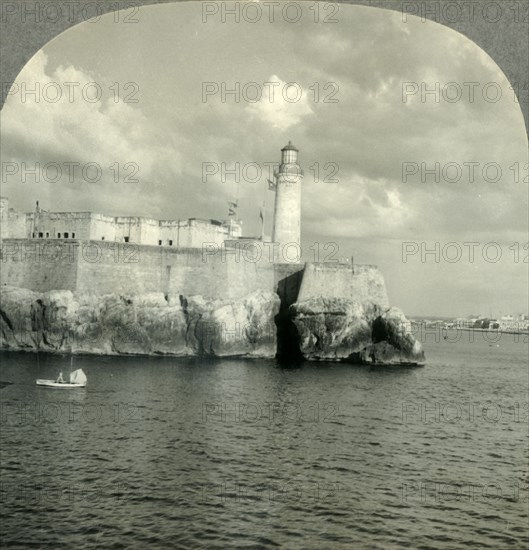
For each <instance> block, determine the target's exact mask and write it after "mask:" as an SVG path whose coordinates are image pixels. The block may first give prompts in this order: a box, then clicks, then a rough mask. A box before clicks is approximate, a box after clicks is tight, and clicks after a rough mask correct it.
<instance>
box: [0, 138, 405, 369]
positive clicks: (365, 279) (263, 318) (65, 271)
mask: <svg viewBox="0 0 529 550" xmlns="http://www.w3.org/2000/svg"><path fill="white" fill-rule="evenodd" d="M302 178H303V172H302V170H301V167H300V166H299V163H298V150H297V149H296V148H295V147H294V146H293V145H292V144H291V143H289V144H288V145H286V146H285V147H283V149H282V150H281V163H280V165H279V168H278V170H277V171H276V173H275V177H274V181H273V182H270V184H271V187H273V188H274V189H275V192H276V194H275V204H274V221H273V233H272V241H267V240H266V239H265V238H264V236H263V235H264V232H263V233H262V236H261V237H260V238H249V237H243V236H242V234H241V233H242V231H241V222H240V221H239V220H238V219H236V218H234V217H233V216H230V219H228V220H226V221H216V220H199V219H196V218H191V219H188V220H176V221H174V220H153V219H149V218H141V217H110V216H104V215H101V214H94V213H91V212H45V211H43V210H41V209H40V207H39V206H38V205H37V208H36V210H35V212H32V213H28V214H21V213H17V212H16V211H14V210H12V209H9V208H8V202H7V199H2V211H1V224H2V274H1V282H2V290H3V293H2V294H3V295H2V313H3V315H2V318H1V320H0V321H1V323H2V336H3V338H4V340H5V338H6V337H7V339H8V340H9V338H14V339H15V340H17V338H16V332H17V329H16V327H15V325H14V322H7V320H6V319H9V318H10V313H9V311H8V310H9V309H10V308H13V311H15V312H16V313H15V314H14V315H15V317H20V315H22V318H21V319H19V321H20V323H22V324H23V325H24V326H25V327H26V328H25V330H29V332H30V333H33V332H35V331H37V332H39V331H46V330H51V329H49V327H47V325H49V324H50V323H51V324H52V325H53V327H54V328H53V330H56V329H57V327H56V326H55V324H56V323H57V322H58V321H57V319H59V321H60V323H59V326H60V329H58V330H59V332H60V331H67V332H68V334H69V335H68V337H62V340H61V342H63V343H61V344H60V347H61V348H63V347H64V345H65V344H64V341H70V340H71V338H73V340H74V341H75V342H76V344H75V345H76V346H77V348H76V349H79V350H84V351H86V349H85V348H86V347H87V346H88V348H90V346H89V345H88V344H86V343H83V342H84V340H83V338H84V337H83V336H82V335H81V333H82V334H85V333H84V332H83V331H85V332H86V330H88V329H87V327H88V326H89V325H90V326H92V328H93V325H94V323H95V325H96V326H99V327H101V326H105V327H106V326H108V323H110V321H109V319H111V320H112V321H111V324H112V326H114V325H115V324H116V323H118V325H119V324H120V323H121V324H123V323H125V324H127V326H128V327H129V329H130V326H132V325H133V326H135V327H136V329H137V331H139V333H141V334H142V335H143V336H142V340H141V341H142V342H143V343H140V344H138V346H137V347H135V348H133V352H134V353H138V352H146V353H156V352H157V349H158V344H159V346H160V350H158V352H163V353H173V354H177V355H178V354H189V353H191V354H194V353H198V351H197V349H198V350H202V351H203V347H204V343H203V342H202V343H200V345H199V344H196V342H195V344H196V345H195V347H193V345H192V344H190V343H189V341H188V339H189V338H190V327H191V326H193V327H194V328H193V334H194V336H193V338H195V339H196V338H197V336H196V334H197V332H196V323H203V322H204V321H205V319H213V320H212V321H211V322H213V323H217V324H220V325H222V326H224V327H225V328H226V326H227V325H230V323H231V324H234V325H235V324H237V325H239V326H240V325H241V322H244V321H246V322H247V324H248V325H249V326H252V327H253V328H252V330H251V331H250V333H251V334H252V335H253V336H249V334H250V333H247V331H244V334H243V333H241V334H240V335H239V337H237V338H238V339H239V340H240V341H239V344H238V346H239V347H236V349H237V350H239V351H240V350H241V349H242V350H243V351H242V352H240V353H239V352H237V353H235V352H234V349H233V346H231V345H229V346H228V350H227V351H226V353H225V354H230V353H232V352H233V354H235V355H241V354H242V355H255V354H257V355H263V354H264V355H274V354H275V353H276V351H277V350H278V349H281V348H285V347H287V348H290V347H291V346H292V345H294V347H295V348H296V349H297V348H299V349H300V350H301V351H302V352H303V353H304V355H305V356H306V357H312V358H331V359H336V358H347V357H350V356H351V355H352V354H356V353H358V352H359V351H361V350H363V349H364V351H365V349H367V347H369V344H370V343H372V342H371V339H372V336H373V334H372V327H371V325H372V323H373V322H374V320H375V319H376V318H379V317H380V316H381V315H382V314H384V312H387V311H391V310H389V309H388V308H389V302H388V297H387V293H386V288H385V284H384V279H383V277H382V275H381V274H380V272H379V271H378V269H377V267H376V266H372V265H356V264H355V265H352V264H349V263H338V262H329V263H318V262H308V263H301V261H300V259H301V181H302ZM230 214H231V212H230ZM7 285H9V288H11V289H13V288H15V289H25V291H26V292H31V293H33V294H29V295H28V294H27V293H26V294H24V298H23V302H24V306H23V307H22V306H21V304H20V300H22V298H21V295H20V293H18V294H17V292H18V291H14V290H11V291H10V292H8V289H7V290H6V288H5V287H6V286H7ZM61 292H62V294H61ZM65 292H66V294H64V293H65ZM58 293H59V294H58ZM59 296H60V297H61V298H60V299H59V298H58V297H59ZM87 296H88V297H90V298H87ZM108 296H115V297H116V299H117V300H118V303H119V304H121V305H120V308H122V307H123V308H125V309H124V310H123V311H121V309H120V310H119V311H120V312H121V313H120V315H117V314H116V313H115V312H113V313H112V315H110V313H109V311H107V309H108V307H110V306H108V303H107V302H108V300H109V299H110V298H108ZM154 297H156V298H154ZM193 297H199V300H198V302H197V300H196V299H195V300H194V302H193V300H192V298H193ZM120 299H123V300H124V302H123V303H122V302H121V301H119V300H120ZM197 299H198V298H197ZM32 300H33V301H32ZM57 300H58V302H57ZM83 300H84V301H86V300H88V303H89V304H90V308H95V309H91V310H90V311H91V313H90V314H89V315H88V314H87V313H86V312H84V313H83V314H82V315H81V314H75V313H74V312H76V311H78V310H79V308H81V310H82V311H84V309H83V308H84V307H85V306H84V305H83V304H85V302H84V301H83ZM153 300H154V304H155V305H153V307H156V308H159V307H162V309H163V307H165V308H166V309H165V310H163V312H164V313H163V319H162V320H160V319H158V317H157V315H158V313H156V314H154V313H153V315H154V318H152V319H151V318H150V317H149V321H148V323H147V325H148V327H149V328H146V325H145V323H146V322H147V321H146V319H147V318H144V319H143V322H142V321H141V319H142V315H141V314H140V313H139V311H138V310H137V308H138V307H140V305H141V304H143V305H142V306H141V307H143V306H145V307H147V305H146V304H151V302H152V301H153ZM160 300H161V301H160ZM200 300H202V301H200ZM94 301H95V302H98V303H97V304H95V303H94ZM204 301H205V302H204ZM63 302H64V303H63ZM99 302H102V304H103V305H102V304H101V303H99ZM190 303H194V304H195V306H194V307H195V312H197V311H200V313H197V314H196V315H197V316H195V317H193V311H192V308H191V306H190V305H189V304H190ZM35 304H37V305H35ZM60 304H62V305H60ZM65 304H66V305H65ZM105 304H106V305H105ZM123 304H126V306H124V305H123ZM199 304H200V305H199ZM85 305H86V304H85ZM151 305H152V304H151ZM86 307H88V306H87V305H86ZM148 307H151V306H148ZM307 307H308V308H309V310H310V314H309V316H308V317H307V311H308V310H307ZM24 308H26V309H25V313H24ZM54 308H59V309H58V310H57V311H56V313H55V314H53V315H52V312H53V311H54ZM131 308H132V310H131ZM196 308H198V309H196ZM204 308H205V309H204ZM226 308H228V309H226ZM241 308H242V309H241ZM19 310H22V313H21V312H20V311H19ZM59 311H62V313H59ZM131 311H133V313H131ZM236 312H238V313H236ZM11 315H13V314H11ZM50 315H52V318H48V317H49V316H50ZM79 315H80V317H79ZM107 315H110V317H108V318H107V317H106V316H107ZM172 315H174V316H176V317H175V318H173V317H171V316H172ZM315 315H316V316H315ZM392 315H393V316H395V315H394V314H393V313H392ZM399 315H401V314H400V313H399V314H398V315H397V321H395V322H396V323H397V325H399V326H401V324H402V323H403V322H404V321H402V319H401V318H400V317H399ZM167 316H169V317H167ZM226 316H227V317H226ZM234 316H235V317H237V316H239V317H240V318H239V317H237V318H239V320H238V321H236V320H235V318H234ZM241 316H242V317H241ZM329 316H330V317H329ZM336 316H338V317H336ZM147 317H148V316H147ZM402 317H403V316H402ZM302 318H303V319H306V320H311V322H313V321H318V323H317V326H314V327H312V328H310V327H309V328H307V327H308V325H307V323H306V321H303V322H302V321H301V319H302ZM331 318H334V319H335V320H336V319H338V320H339V323H338V325H340V323H341V324H343V323H345V325H344V327H343V330H342V329H340V333H339V334H327V333H328V331H329V330H331V329H332V330H331V332H332V331H334V330H335V328H336V327H335V325H336V323H330V324H329V319H331ZM36 319H40V320H39V321H36ZM65 319H67V320H65ZM230 319H231V320H230ZM240 319H242V321H241V320H240ZM401 321H402V323H401ZM20 323H19V324H20ZM83 323H84V324H83ZM87 323H88V324H87ZM160 323H162V324H161V325H160ZM182 323H183V325H185V330H184V329H183V328H182V331H183V332H182V334H184V336H182V338H183V340H184V344H182V342H180V340H178V339H177V340H178V342H180V343H179V344H167V341H168V340H167V339H169V340H171V339H172V338H174V337H175V336H174V333H173V332H172V329H171V328H170V327H173V326H176V325H178V326H180V325H179V324H182ZM193 323H194V324H193ZM300 323H301V324H300ZM358 323H359V324H358ZM399 323H400V324H399ZM72 324H73V325H74V328H72ZM265 324H266V325H267V326H274V327H276V329H274V331H273V332H274V334H270V330H268V329H267V332H266V336H264V333H263V334H262V338H260V337H259V336H255V335H256V334H258V335H259V334H261V333H262V332H263V331H262V330H261V329H262V328H263V326H264V325H265ZM294 324H295V325H296V326H297V327H298V329H299V330H298V331H297V333H294V332H293V327H294ZM357 324H358V326H357ZM81 325H82V326H81ZM302 326H303V327H304V328H303V330H301V329H300V327H302ZM402 326H404V324H402ZM168 327H169V328H168ZM259 327H260V328H259ZM136 329H135V330H136ZM305 329H306V330H308V332H306V330H305ZM72 330H73V332H74V333H75V336H73V337H72V336H71V334H70V333H71V332H72ZM90 330H91V329H90ZM227 330H228V331H229V330H232V329H229V327H228V329H227ZM357 330H360V333H359V334H357V333H356V331H357ZM399 330H400V329H399ZM322 331H323V333H322V334H320V333H321V332H322ZM305 332H306V333H305ZM405 332H406V331H404V333H405ZM404 333H403V335H404ZM380 334H383V331H382V332H381V333H380ZM380 334H378V336H377V338H380V337H381V336H380ZM162 335H165V336H163V338H162ZM160 338H162V339H163V341H164V342H165V343H163V345H162V344H161V343H159V342H158V340H159V339H160ZM237 338H236V339H237ZM65 339H66V340H65ZM44 340H45V341H49V336H48V337H47V338H44ZM293 340H295V341H296V342H295V343H294V344H293ZM397 340H398V338H397ZM412 340H413V338H412ZM147 341H148V342H150V343H148V344H145V342H147ZM171 341H172V340H171ZM156 342H158V344H156ZM263 342H264V344H263ZM225 343H226V342H224V344H225ZM375 343H376V342H375ZM224 344H223V345H224ZM408 344H410V343H409V342H408ZM17 345H18V344H17ZM25 345H29V346H30V347H31V346H33V344H27V343H26V344H25ZM108 345H109V346H110V348H112V349H114V351H116V349H117V350H118V351H119V349H118V348H119V347H116V345H114V344H112V343H110V344H108ZM219 345H220V344H219ZM263 345H264V348H265V350H266V351H265V352H263V351H262V349H263ZM410 345H411V346H412V347H413V345H414V342H412V343H411V344H410ZM83 346H84V347H83ZM197 346H198V347H197ZM8 347H9V346H8ZM74 347H75V346H74ZM408 347H409V345H408ZM15 348H16V345H15ZM221 348H222V349H224V348H223V347H222V346H221ZM127 349H128V348H127ZM190 349H191V351H190ZM211 349H213V348H211V346H210V350H211ZM396 349H397V350H398V346H397V348H396ZM410 349H411V348H410ZM105 350H106V351H108V349H107V348H105ZM256 350H259V351H256ZM303 350H305V351H303ZM88 351H90V349H89V350H88ZM408 351H409V350H408ZM212 353H213V354H216V352H215V351H213V352H212Z"/></svg>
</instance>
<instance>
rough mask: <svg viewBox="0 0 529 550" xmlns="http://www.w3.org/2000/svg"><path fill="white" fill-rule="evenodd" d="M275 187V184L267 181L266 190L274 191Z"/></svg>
mask: <svg viewBox="0 0 529 550" xmlns="http://www.w3.org/2000/svg"><path fill="white" fill-rule="evenodd" d="M276 187H277V183H276V182H275V181H272V180H268V190H269V191H275V190H276Z"/></svg>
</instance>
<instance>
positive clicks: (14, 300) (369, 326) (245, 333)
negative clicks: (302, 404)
mask: <svg viewBox="0 0 529 550" xmlns="http://www.w3.org/2000/svg"><path fill="white" fill-rule="evenodd" d="M279 309H280V300H279V297H278V295H277V294H276V293H274V292H268V291H256V292H253V293H250V294H248V295H247V296H245V297H243V298H241V299H239V300H222V299H217V300H207V299H205V298H203V297H202V296H190V297H185V296H183V295H179V294H170V295H168V296H164V295H163V294H162V293H147V294H134V295H119V294H105V295H96V294H89V293H81V292H71V291H69V290H54V291H49V292H43V293H40V292H33V291H31V290H27V289H22V288H16V287H10V286H4V287H3V288H2V292H1V299H0V338H1V341H0V347H1V348H2V349H11V350H37V349H39V350H43V351H56V352H67V353H92V354H105V355H118V354H147V355H153V354H166V355H175V356H212V357H228V356H232V357H263V358H264V357H274V356H275V355H276V353H277V349H278V346H277V343H278V338H277V334H278V331H279V332H280V333H281V335H282V337H283V338H284V337H285V335H286V338H288V340H289V342H290V343H291V345H290V346H289V347H288V350H289V352H293V353H294V354H295V353H296V352H299V353H300V354H301V355H302V356H303V357H304V358H305V359H308V360H327V361H328V360H332V361H336V360H344V361H351V362H358V363H386V364H400V363H404V362H413V363H421V362H423V361H424V353H423V351H422V347H421V345H420V343H419V342H418V341H417V340H416V339H415V338H414V337H413V335H412V334H411V332H410V330H409V323H408V321H407V320H406V318H405V317H404V315H403V313H402V312H401V311H400V310H398V309H396V308H389V309H388V307H387V305H386V304H383V305H380V304H378V303H372V302H369V301H364V302H356V301H354V300H351V299H346V298H324V297H316V298H310V299H307V300H303V301H298V302H296V303H294V304H292V305H291V306H290V308H289V309H287V310H286V312H285V313H286V314H285V315H282V316H281V315H278V312H279ZM276 324H278V326H276Z"/></svg>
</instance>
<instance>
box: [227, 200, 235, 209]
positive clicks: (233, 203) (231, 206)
mask: <svg viewBox="0 0 529 550" xmlns="http://www.w3.org/2000/svg"><path fill="white" fill-rule="evenodd" d="M228 204H229V205H230V208H237V202H234V201H228Z"/></svg>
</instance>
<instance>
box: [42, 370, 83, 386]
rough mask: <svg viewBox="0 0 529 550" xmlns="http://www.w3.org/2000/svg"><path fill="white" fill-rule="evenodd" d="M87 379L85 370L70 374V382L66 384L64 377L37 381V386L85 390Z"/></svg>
mask: <svg viewBox="0 0 529 550" xmlns="http://www.w3.org/2000/svg"><path fill="white" fill-rule="evenodd" d="M86 382H87V378H86V374H85V373H84V372H83V369H77V370H74V371H73V372H71V373H70V381H69V382H66V381H65V380H62V375H61V376H59V379H57V380H45V379H43V378H39V379H37V386H46V387H48V388H62V389H69V388H70V389H71V388H84V387H85V386H86Z"/></svg>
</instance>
